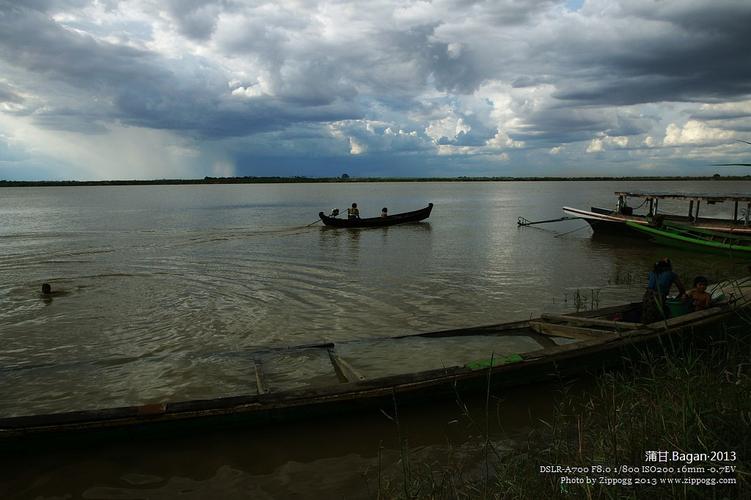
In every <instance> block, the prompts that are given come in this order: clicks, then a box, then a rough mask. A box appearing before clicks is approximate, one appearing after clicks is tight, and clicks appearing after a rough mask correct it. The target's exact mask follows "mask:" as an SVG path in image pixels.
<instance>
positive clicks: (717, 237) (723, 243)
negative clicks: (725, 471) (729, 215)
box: [626, 221, 751, 257]
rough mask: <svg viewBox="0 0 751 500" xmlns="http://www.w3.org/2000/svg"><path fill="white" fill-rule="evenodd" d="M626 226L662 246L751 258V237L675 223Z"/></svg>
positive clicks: (631, 223) (628, 223) (627, 223)
mask: <svg viewBox="0 0 751 500" xmlns="http://www.w3.org/2000/svg"><path fill="white" fill-rule="evenodd" d="M626 225H628V227H630V228H631V229H633V230H634V231H638V232H641V233H643V234H645V235H646V236H649V237H650V239H651V240H652V241H654V242H655V243H658V244H661V245H668V246H674V247H675V246H677V247H680V248H686V249H700V250H704V251H710V252H714V253H717V252H720V253H723V254H735V255H740V256H743V255H745V256H746V257H751V236H743V235H739V234H732V233H723V232H719V231H710V230H707V229H702V228H697V227H693V226H691V225H686V224H675V223H663V224H662V225H661V226H651V225H645V224H637V223H634V222H631V221H628V222H626Z"/></svg>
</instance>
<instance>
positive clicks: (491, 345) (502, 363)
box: [0, 278, 751, 439]
mask: <svg viewBox="0 0 751 500" xmlns="http://www.w3.org/2000/svg"><path fill="white" fill-rule="evenodd" d="M710 290H711V291H712V293H713V297H716V298H717V302H716V303H715V304H714V305H713V307H711V308H709V309H706V310H703V311H697V312H693V313H690V314H686V315H684V316H679V317H675V318H671V319H667V320H664V321H660V322H657V323H651V324H642V323H639V321H638V318H639V315H640V304H639V303H629V304H624V305H621V306H616V307H607V308H603V309H599V310H595V311H588V312H583V313H576V314H570V315H542V316H541V317H539V318H536V319H531V320H528V321H518V322H513V323H505V324H494V325H486V326H478V327H473V328H462V329H455V330H446V331H438V332H430V333H423V334H417V335H407V336H397V337H391V338H386V339H378V340H362V341H353V342H344V343H337V344H333V343H326V344H319V345H307V346H298V347H291V348H283V349H269V350H267V351H264V352H257V353H252V354H249V355H248V357H247V360H248V382H249V387H254V389H253V390H252V391H250V393H249V394H246V395H239V396H236V397H226V398H218V399H211V400H198V401H183V402H165V403H156V404H147V405H140V406H130V407H120V408H106V409H100V410H92V411H76V412H68V413H56V414H48V415H33V416H18V417H10V418H1V419H0V439H1V438H9V439H21V438H27V437H30V436H48V435H57V434H68V433H71V432H73V431H94V430H100V431H103V430H116V429H120V430H125V431H127V432H130V431H131V430H144V429H164V427H165V426H169V427H170V428H173V427H175V426H178V427H179V426H180V425H188V426H195V425H196V424H202V425H212V426H224V425H227V424H228V423H239V424H241V425H248V424H249V423H258V422H268V421H275V420H284V419H290V418H307V417H310V416H312V415H317V414H327V413H328V414H330V413H338V412H342V411H351V410H360V409H364V408H371V409H373V408H375V409H377V408H384V409H387V410H391V409H393V407H394V404H396V403H398V404H403V403H406V402H414V401H415V400H419V399H421V398H435V397H442V396H443V397H445V396H452V395H455V394H456V393H458V392H461V393H464V392H465V391H470V390H486V389H487V387H488V384H489V383H490V384H491V386H492V387H500V386H512V385H520V384H526V383H530V382H533V381H539V380H545V379H550V378H560V377H565V376H568V375H571V374H576V373H580V372H581V371H583V370H587V369H595V370H596V369H601V368H602V367H603V366H607V365H608V364H609V363H612V362H618V361H619V360H622V359H623V357H624V355H627V354H630V352H629V351H628V350H629V349H630V348H632V347H633V346H643V345H645V344H647V343H650V342H662V341H663V340H664V339H665V338H666V337H672V336H677V335H679V334H681V333H682V332H686V331H690V332H691V334H692V335H693V336H695V335H699V331H700V330H699V327H702V326H706V325H710V324H712V323H715V322H718V321H720V320H723V319H727V318H729V317H730V316H732V315H735V314H737V312H739V311H740V310H741V309H744V308H746V307H748V305H749V302H748V299H747V298H746V297H748V296H749V293H751V278H745V279H743V280H737V281H733V282H725V283H722V284H719V285H715V286H714V287H711V288H710ZM275 357H276V359H284V360H286V361H287V362H288V363H292V364H294V362H292V361H291V360H293V358H294V359H297V360H298V361H300V360H303V361H304V363H305V365H304V366H305V369H304V370H301V371H304V372H305V376H302V375H300V371H298V372H297V378H298V380H297V381H296V386H294V387H292V388H289V389H284V388H281V389H280V388H279V387H276V385H277V384H276V383H275V382H274V379H273V376H272V375H273V373H272V370H270V369H273V365H272V364H270V363H271V361H273V359H275ZM300 366H302V365H300ZM267 367H268V369H267ZM311 367H318V370H317V371H316V370H314V369H313V368H311ZM299 379H302V380H299Z"/></svg>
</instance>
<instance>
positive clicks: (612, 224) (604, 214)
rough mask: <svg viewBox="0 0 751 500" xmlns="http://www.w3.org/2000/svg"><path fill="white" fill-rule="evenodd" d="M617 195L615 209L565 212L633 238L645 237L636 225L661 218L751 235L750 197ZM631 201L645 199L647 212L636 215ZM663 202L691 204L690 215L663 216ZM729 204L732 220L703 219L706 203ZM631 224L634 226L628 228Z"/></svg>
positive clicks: (594, 226) (568, 209) (596, 228)
mask: <svg viewBox="0 0 751 500" xmlns="http://www.w3.org/2000/svg"><path fill="white" fill-rule="evenodd" d="M615 195H616V197H617V199H618V201H617V204H616V208H615V209H614V210H610V209H606V208H600V207H591V209H590V210H584V209H579V208H573V207H563V212H564V213H566V214H567V215H570V216H574V217H579V218H581V219H584V220H585V221H586V222H587V223H588V224H589V225H590V226H591V227H592V230H593V231H595V232H604V233H625V234H629V235H632V236H633V235H643V232H639V231H633V229H634V228H635V227H636V226H635V224H638V225H642V226H646V225H649V224H650V223H651V222H652V221H653V219H654V218H656V217H657V218H660V219H662V220H665V221H668V222H675V223H684V224H692V225H693V227H696V228H697V229H702V230H708V231H717V232H723V233H738V234H748V235H751V221H750V220H749V216H750V215H751V196H749V195H744V194H708V193H696V194H684V193H662V192H636V191H616V192H615ZM629 198H634V199H637V200H638V199H641V200H643V203H642V205H645V204H646V205H647V208H646V213H643V214H638V213H636V212H635V210H634V208H633V207H631V206H629V204H628V200H629ZM660 200H683V201H688V211H687V215H685V216H684V215H675V214H667V213H659V202H660ZM725 202H728V203H732V204H733V218H732V219H722V218H714V217H700V215H699V213H700V209H701V206H702V204H709V205H715V204H718V203H725ZM744 203H745V204H746V208H745V214H744V215H743V216H742V217H739V206H740V205H741V204H744ZM627 222H630V223H632V224H630V225H628V224H626V223H627Z"/></svg>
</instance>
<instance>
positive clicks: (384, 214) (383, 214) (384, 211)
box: [381, 207, 389, 217]
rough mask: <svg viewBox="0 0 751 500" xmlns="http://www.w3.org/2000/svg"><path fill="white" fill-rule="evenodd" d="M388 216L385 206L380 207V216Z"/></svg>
mask: <svg viewBox="0 0 751 500" xmlns="http://www.w3.org/2000/svg"><path fill="white" fill-rule="evenodd" d="M388 216H389V209H388V208H386V207H383V208H382V209H381V217H388Z"/></svg>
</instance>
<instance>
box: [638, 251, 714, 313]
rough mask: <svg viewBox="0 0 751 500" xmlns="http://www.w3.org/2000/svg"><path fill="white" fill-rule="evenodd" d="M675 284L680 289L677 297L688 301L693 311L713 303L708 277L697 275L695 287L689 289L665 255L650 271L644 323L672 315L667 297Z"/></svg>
mask: <svg viewBox="0 0 751 500" xmlns="http://www.w3.org/2000/svg"><path fill="white" fill-rule="evenodd" d="M673 285H675V287H676V288H677V289H678V297H677V299H678V300H679V301H682V302H684V303H686V304H687V305H688V307H689V309H690V310H692V311H700V310H702V309H706V308H707V307H709V306H710V305H711V303H712V296H711V295H710V294H709V293H707V285H708V281H707V278H705V277H704V276H697V277H696V278H694V283H693V285H694V286H693V288H692V289H690V290H688V291H687V290H686V287H684V286H683V283H682V282H681V279H680V278H679V277H678V275H677V274H676V273H675V272H674V271H673V265H672V263H671V262H670V259H669V258H667V257H665V258H662V259H660V260H659V261H657V262H655V264H654V266H653V267H652V271H650V272H649V280H648V283H647V290H646V291H645V292H644V298H643V299H642V318H641V321H642V323H653V322H655V321H660V320H662V319H666V318H668V317H670V311H669V309H668V307H667V298H668V294H669V293H670V289H671V288H672V287H673Z"/></svg>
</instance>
